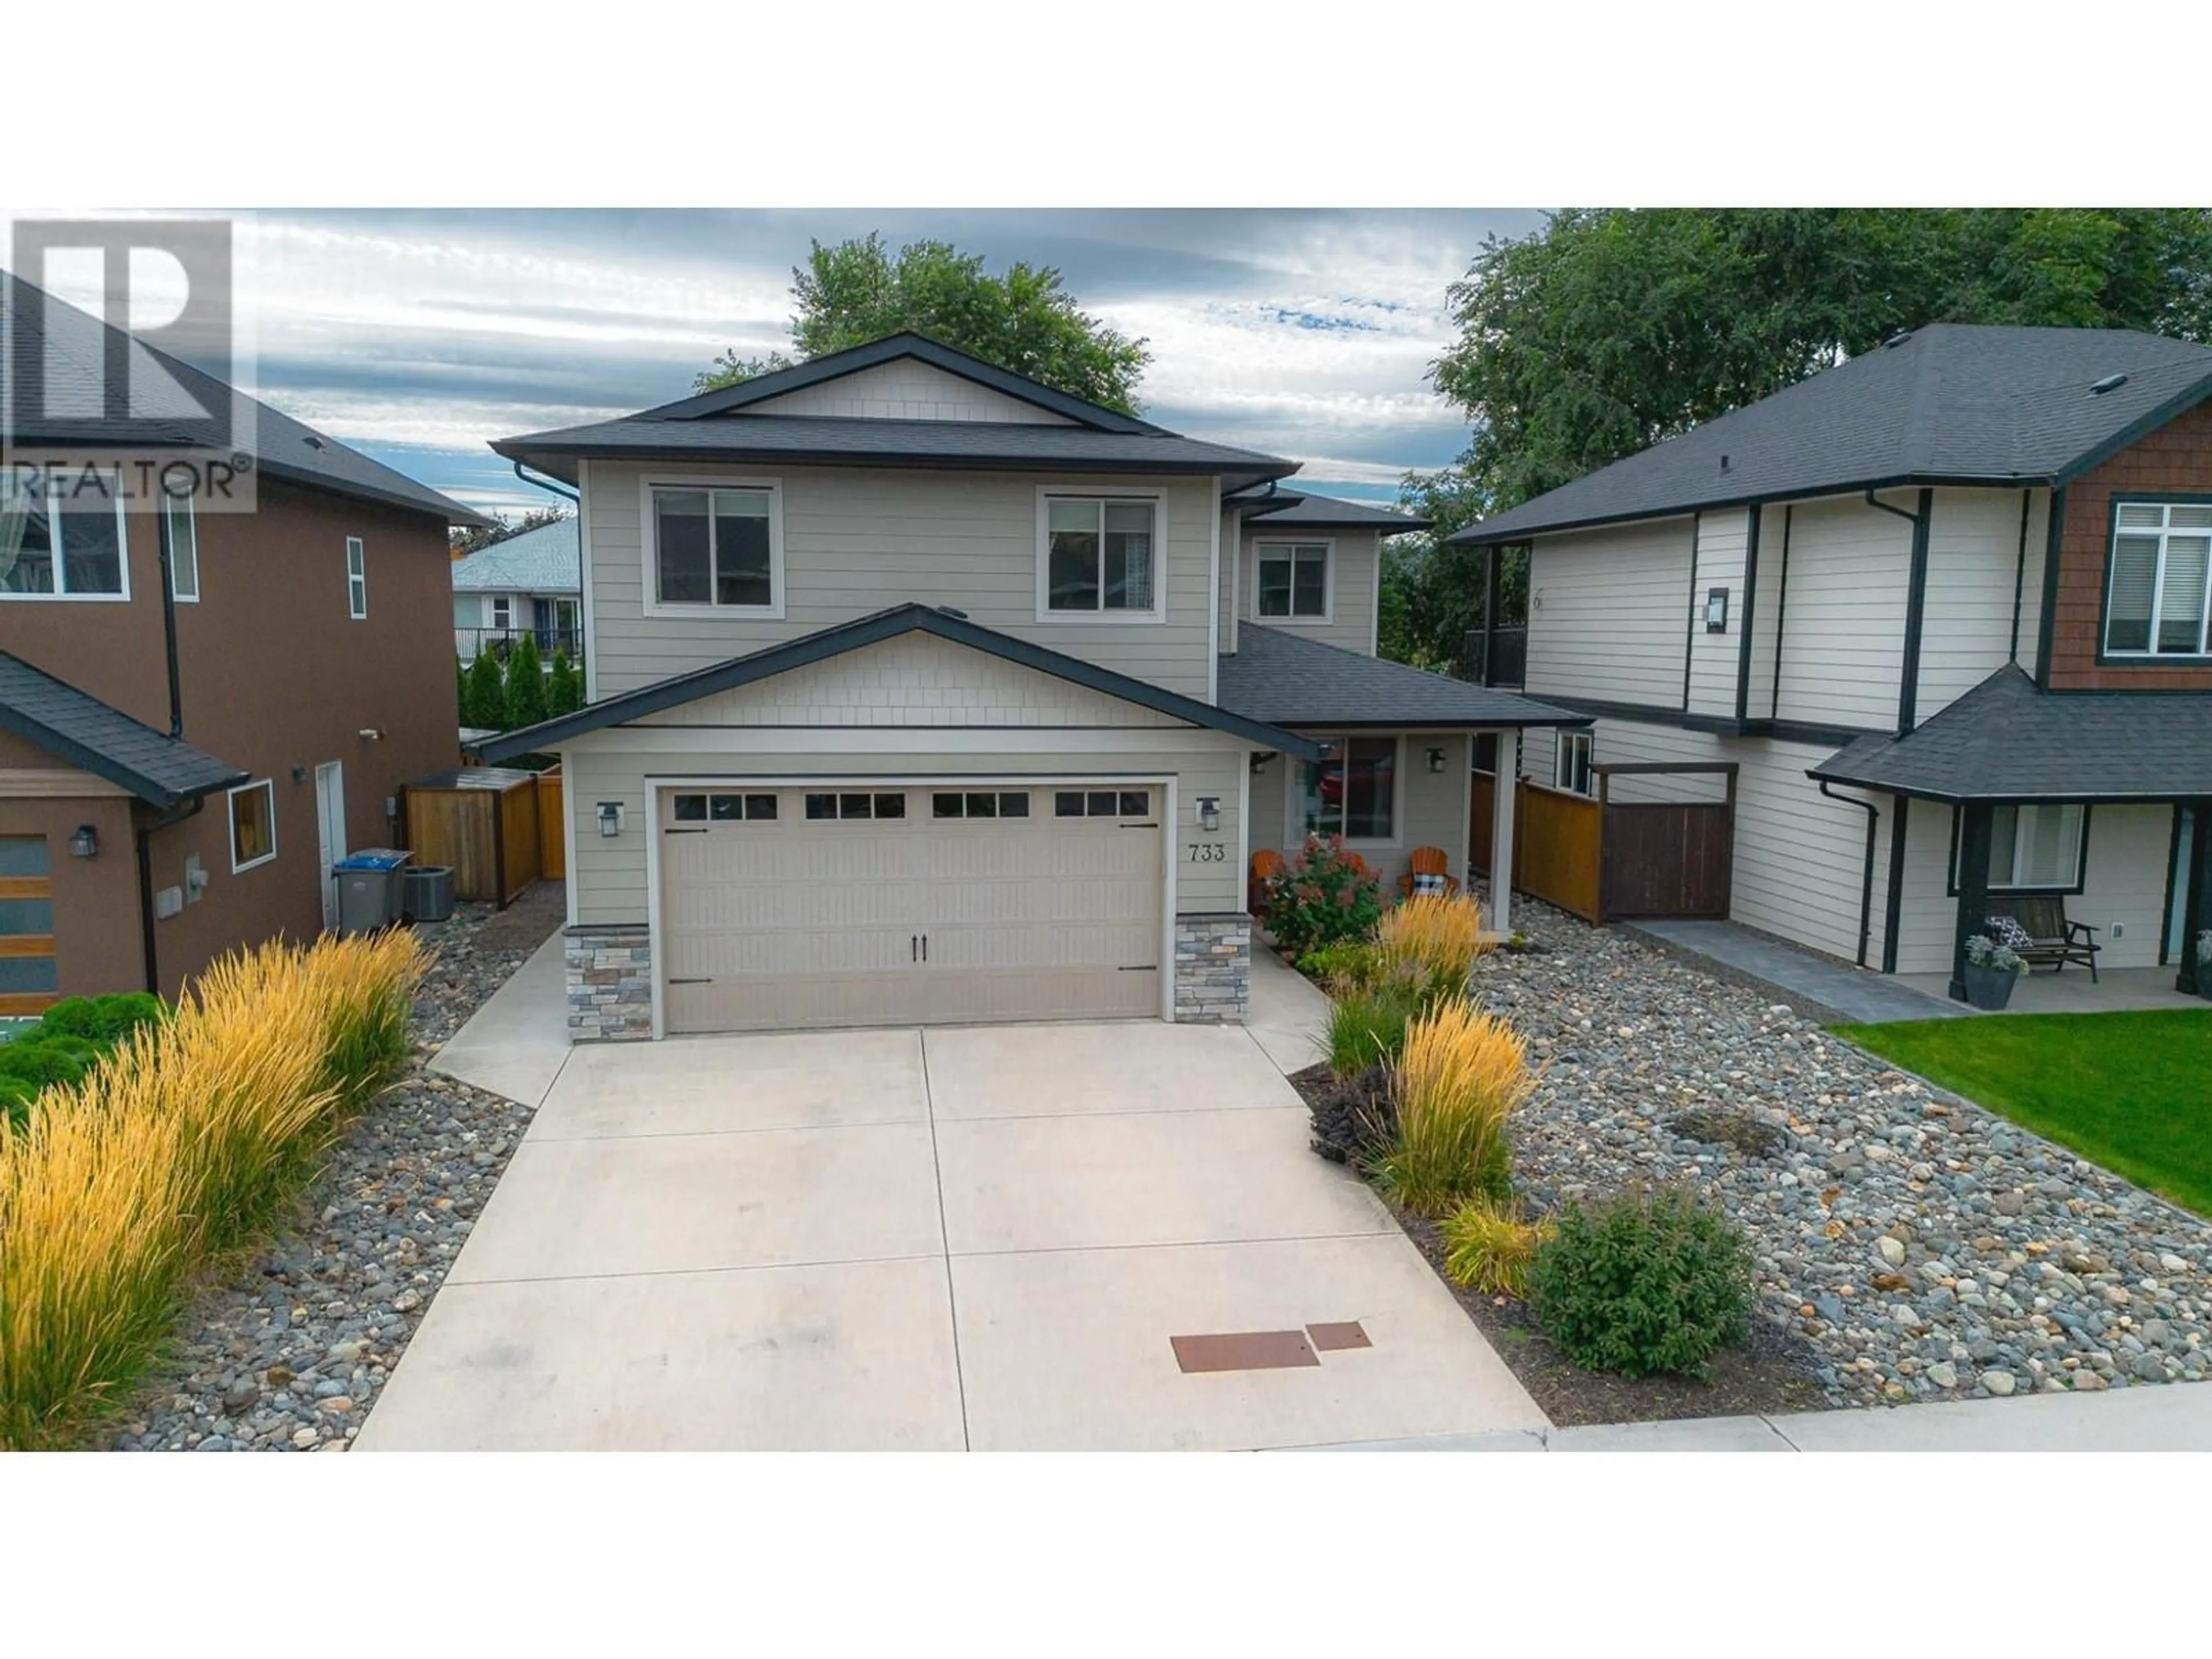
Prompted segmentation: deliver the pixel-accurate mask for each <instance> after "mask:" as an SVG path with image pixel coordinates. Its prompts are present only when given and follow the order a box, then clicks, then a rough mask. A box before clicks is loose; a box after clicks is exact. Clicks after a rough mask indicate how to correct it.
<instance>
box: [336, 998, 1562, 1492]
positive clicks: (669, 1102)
mask: <svg viewBox="0 0 2212 1659" xmlns="http://www.w3.org/2000/svg"><path fill="white" fill-rule="evenodd" d="M1273 965H1274V968H1275V969H1277V970H1278V972H1279V974H1280V975H1282V976H1283V977H1280V978H1278V977H1275V976H1274V975H1270V974H1268V972H1267V969H1264V968H1263V969H1261V975H1259V976H1258V977H1257V985H1258V986H1259V987H1264V988H1261V989H1259V990H1257V992H1256V994H1255V1005H1256V1010H1255V1011H1256V1012H1259V1013H1260V1014H1261V1023H1260V1024H1255V1025H1254V1026H1252V1027H1250V1028H1247V1029H1239V1028H1236V1027H1222V1026H1202V1025H1168V1024H1159V1023H1157V1022H1148V1021H1121V1022H1114V1023H1110V1024H1109V1023H1098V1024H1058V1025H1019V1026H973V1027H939V1028H932V1029H929V1030H911V1029H905V1030H857V1031H838V1032H823V1033H803V1034H791V1035H781V1036H731V1037H695V1038H684V1039H678V1040H674V1041H670V1042H659V1043H653V1044H643V1043H624V1044H605V1045H588V1046H585V1047H581V1048H576V1049H574V1050H573V1051H571V1050H569V1049H568V1047H567V1045H566V1042H565V1036H563V1038H562V1041H561V1042H560V1044H559V1047H558V1048H557V1050H556V1049H554V1048H551V1047H550V1042H549V1038H548V1036H547V1033H548V1032H549V1031H550V1030H551V1029H552V1028H551V1024H550V1021H549V1020H548V1018H546V1016H545V1013H544V1006H540V1005H541V1004H550V1006H551V1007H552V1008H554V1009H555V1010H556V1012H557V1009H558V1006H559V986H558V982H557V977H555V978H553V979H550V980H547V979H546V976H545V975H542V974H541V975H538V979H539V980H544V981H545V982H544V983H543V984H539V985H538V986H537V988H535V989H533V988H532V985H530V984H524V983H523V982H522V975H517V981H516V983H515V984H513V985H511V986H510V987H507V989H504V990H502V991H501V993H500V994H499V995H498V996H497V997H495V998H494V999H492V1000H491V1001H490V1002H488V1003H487V1004H486V1006H485V1008H484V1010H483V1012H482V1013H480V1014H479V1016H478V1019H479V1020H481V1021H483V1025H482V1027H481V1028H479V1027H478V1026H477V1022H474V1021H472V1022H471V1026H470V1027H469V1028H468V1029H467V1030H465V1031H464V1032H462V1033H461V1034H459V1036H457V1037H456V1038H455V1040H454V1041H453V1043H451V1044H449V1045H448V1048H447V1053H446V1054H445V1055H443V1056H441V1064H443V1065H444V1066H447V1068H448V1069H450V1070H452V1071H453V1073H454V1074H455V1075H457V1076H464V1077H467V1078H469V1079H470V1080H471V1081H475V1082H478V1083H479V1085H480V1086H484V1087H489V1088H497V1089H499V1090H500V1091H501V1092H506V1093H509V1094H510V1096H511V1097H513V1098H517V1099H522V1100H526V1101H527V1100H533V1099H534V1100H537V1101H539V1102H542V1103H539V1104H538V1110H537V1115H536V1116H535V1118H534V1119H533V1121H532V1124H531V1127H530V1129H529V1131H528V1133H526V1136H525V1137H524V1139H523V1141H522V1143H521V1145H520V1146H519V1147H518V1148H517V1149H516V1152H515V1155H514V1158H513V1162H512V1163H511V1164H509V1166H508V1168H507V1172H506V1174H505V1176H503V1177H502V1178H501V1182H500V1184H499V1186H498V1188H497V1189H496V1190H495V1192H494V1194H492V1197H491V1199H490V1200H489V1202H488V1203H487V1204H486V1206H485V1207H484V1212H483V1215H482V1217H481V1218H479V1219H478V1221H477V1225H476V1227H475V1228H474V1230H473V1231H471V1235H470V1237H469V1241H468V1243H467V1244H466V1246H465V1248H464V1249H463V1250H462V1252H461V1254H460V1255H459V1258H458V1259H457V1260H456V1261H455V1262H454V1264H453V1269H452V1271H451V1272H450V1273H448V1275H447V1279H446V1282H445V1284H444V1285H442V1286H441V1289H440V1290H439V1291H438V1294H437V1296H436V1297H435V1299H434V1300H433V1302H432V1303H431V1304H430V1308H429V1310H428V1314H427V1315H426V1316H424V1319H423V1322H422V1325H421V1327H420V1328H419V1329H418V1330H417V1331H416V1334H415V1336H414V1339H413V1340H412V1342H411V1343H410V1346H408V1348H407V1350H406V1352H405V1353H404V1356H403V1357H402V1358H401V1360H400V1363H399V1365H398V1369H397V1370H396V1371H395V1373H394V1374H393V1376H392V1381H391V1382H390V1383H389V1384H388V1385H387V1386H386V1388H385V1389H384V1391H383V1393H382V1394H381V1395H380V1398H379V1400H378V1402H377V1405H376V1407H375V1409H374V1412H373V1413H371V1415H370V1417H369V1419H368V1423H367V1424H366V1425H365V1426H364V1428H363V1430H362V1435H361V1437H360V1440H359V1442H358V1447H359V1449H363V1450H392V1449H443V1450H464V1449H633V1450H643V1449H759V1450H766V1449H778V1450H807V1449H908V1450H921V1449H952V1450H957V1449H963V1448H969V1449H975V1450H986V1449H1006V1450H1084V1449H1100V1450H1105V1449H1113V1450H1168V1449H1262V1448H1288V1447H1295V1446H1302V1445H1311V1444H1316V1443H1325V1442H1330V1441H1338V1440H1343V1439H1346V1438H1352V1439H1359V1440H1384V1439H1407V1438H1430V1437H1437V1436H1466V1435H1479V1434H1485V1433H1492V1432H1498V1431H1543V1430H1545V1429H1546V1428H1547V1427H1548V1424H1547V1420H1546V1419H1545V1417H1544V1415H1543V1413H1542V1412H1541V1411H1540V1410H1539V1409H1538V1408H1537V1407H1536V1405H1535V1402H1534V1401H1532V1400H1531V1399H1530V1398H1529V1397H1528V1393H1527V1391H1526V1390H1525V1389H1522V1387H1521V1385H1520V1383H1518V1382H1517V1381H1516V1379H1515V1378H1514V1376H1513V1375H1512V1373H1511V1372H1510V1370H1508V1369H1507V1368H1506V1366H1505V1364H1504V1362H1503V1361H1502V1360H1500V1359H1499V1358H1498V1356H1497V1354H1496V1353H1495V1352H1492V1349H1491V1347H1490V1346H1489V1344H1488V1343H1487V1342H1486V1340H1484V1338H1483V1336H1482V1334H1481V1333H1480V1331H1479V1330H1478V1329H1476V1328H1475V1327H1474V1325H1473V1324H1472V1323H1470V1322H1468V1319H1467V1317H1466V1316H1465V1314H1464V1313H1463V1312H1462V1310H1461V1309H1460V1307H1459V1305H1458V1304H1457V1302H1456V1301H1455V1299H1454V1298H1453V1297H1452V1296H1451V1294H1450V1292H1449V1291H1448V1290H1446V1288H1445V1287H1444V1286H1443V1285H1442V1284H1441V1283H1440V1282H1439V1281H1438V1280H1437V1277H1436V1275H1435V1273H1432V1272H1431V1270H1430V1268H1429V1266H1428V1264H1427V1262H1426V1261H1424V1260H1423V1259H1422V1257H1421V1255H1420V1253H1419V1250H1417V1249H1415V1248H1414V1247H1413V1243H1411V1242H1410V1241H1409V1240H1407V1237H1405V1235H1404V1234H1403V1232H1401V1231H1400V1230H1399V1228H1398V1226H1397V1225H1396V1223H1395V1221H1393V1220H1392V1219H1391V1218H1390V1216H1389V1212H1387V1211H1386V1210H1385V1209H1384V1208H1383V1206H1382V1205H1381V1204H1380V1203H1379V1202H1378V1201H1377V1200H1376V1198H1375V1196H1374V1195H1373V1194H1371V1193H1370V1192H1369V1191H1368V1189H1367V1188H1366V1187H1365V1185H1364V1183H1363V1182H1360V1181H1359V1180H1358V1179H1357V1178H1356V1177H1355V1176H1352V1175H1350V1174H1349V1173H1347V1172H1346V1171H1345V1170H1342V1169H1340V1168H1338V1167H1336V1166H1334V1165H1331V1164H1325V1163H1323V1162H1322V1160H1320V1159H1318V1158H1315V1157H1314V1156H1313V1155H1312V1154H1311V1152H1309V1151H1308V1150H1307V1147H1306V1137H1307V1132H1308V1121H1307V1115H1306V1111H1305V1108H1304V1103H1303V1102H1302V1101H1301V1100H1300V1099H1299V1097H1298V1096H1297V1091H1295V1090H1293V1089H1292V1088H1291V1086H1290V1085H1288V1084H1287V1083H1286V1082H1285V1081H1284V1073H1285V1070H1291V1071H1294V1070H1297V1069H1298V1067H1299V1066H1303V1065H1304V1064H1307V1063H1310V1060H1311V1059H1312V1058H1314V1057H1315V1056H1316V1054H1317V1053H1318V1051H1317V1050H1316V1049H1315V1048H1313V1047H1312V1041H1311V1037H1310V1035H1309V1032H1308V1030H1307V1027H1308V1026H1309V1025H1310V1023H1311V1020H1312V1018H1313V1016H1315V1014H1316V1012H1317V1011H1319V1010H1321V1009H1322V1008H1324V1007H1325V1005H1324V1004H1323V1003H1322V999H1321V998H1320V997H1319V994H1318V993H1316V992H1313V990H1312V987H1310V986H1307V985H1305V984H1304V981H1300V980H1297V976H1296V975H1292V974H1291V973H1290V971H1289V970H1288V969H1282V968H1281V967H1280V964H1279V963H1277V964H1273ZM537 966H538V963H537V962H536V961H535V960H534V959H533V962H532V968H536V967H537ZM526 971H528V970H526ZM532 983H533V984H535V983H536V981H533V982H532ZM509 992H513V993H514V994H513V996H512V997H510V996H509ZM533 999H535V1000H537V1001H533ZM549 1084H550V1086H548V1085H549ZM1349 1322H1357V1323H1358V1340H1357V1341H1354V1342H1352V1343H1351V1344H1350V1345H1349V1346H1331V1343H1330V1340H1329V1339H1330V1338H1331V1337H1332V1336H1336V1335H1340V1333H1332V1332H1328V1331H1326V1330H1325V1329H1324V1328H1327V1327H1330V1326H1334V1325H1340V1324H1346V1323H1349ZM1302 1332H1310V1333H1311V1335H1310V1340H1309V1338H1308V1337H1307V1336H1305V1335H1301V1334H1300V1333H1302ZM1255 1333H1270V1334H1273V1340H1274V1345H1275V1347H1276V1349H1277V1351H1278V1355H1279V1352H1280V1351H1281V1350H1282V1349H1283V1348H1284V1347H1285V1346H1288V1348H1289V1349H1290V1350H1291V1358H1289V1359H1288V1360H1283V1359H1281V1358H1277V1360H1276V1362H1275V1363H1273V1364H1269V1363H1266V1362H1264V1361H1260V1360H1255V1359H1251V1358H1239V1359H1238V1360H1237V1364H1236V1368H1234V1369H1221V1370H1204V1369H1194V1370H1190V1371H1185V1370H1183V1369H1182V1358H1181V1357H1179V1356H1180V1355H1187V1354H1188V1352H1189V1349H1188V1346H1185V1347H1184V1348H1183V1349H1182V1350H1180V1351H1179V1349H1178V1346H1177V1345H1176V1343H1175V1341H1174V1340H1173V1339H1176V1338H1192V1337H1198V1338H1216V1339H1218V1338H1222V1337H1231V1336H1238V1335H1244V1334H1255Z"/></svg>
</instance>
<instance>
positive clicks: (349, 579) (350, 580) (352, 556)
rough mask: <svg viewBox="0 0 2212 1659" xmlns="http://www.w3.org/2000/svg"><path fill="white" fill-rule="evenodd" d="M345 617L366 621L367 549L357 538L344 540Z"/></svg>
mask: <svg viewBox="0 0 2212 1659" xmlns="http://www.w3.org/2000/svg"><path fill="white" fill-rule="evenodd" d="M345 556H346V615H347V616H349V617H351V618H353V620H354V621H356V622H367V621H368V546H367V545H366V544H364V543H363V542H362V538H360V537H358V536H349V537H347V538H345Z"/></svg>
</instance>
